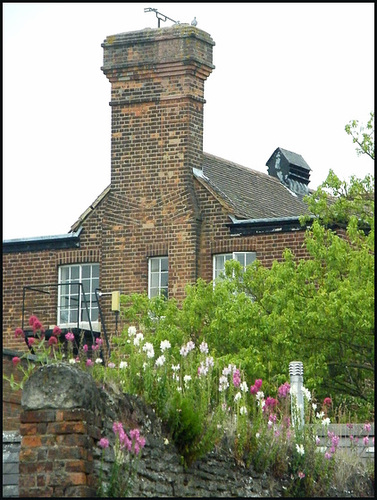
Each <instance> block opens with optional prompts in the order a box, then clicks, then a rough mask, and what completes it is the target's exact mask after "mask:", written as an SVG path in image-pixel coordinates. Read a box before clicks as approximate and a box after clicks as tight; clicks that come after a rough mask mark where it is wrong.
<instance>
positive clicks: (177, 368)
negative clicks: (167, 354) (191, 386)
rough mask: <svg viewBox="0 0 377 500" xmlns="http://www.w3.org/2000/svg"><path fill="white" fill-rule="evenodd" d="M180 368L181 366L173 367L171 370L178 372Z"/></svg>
mask: <svg viewBox="0 0 377 500" xmlns="http://www.w3.org/2000/svg"><path fill="white" fill-rule="evenodd" d="M179 368H180V367H179V365H171V369H172V370H173V372H177V371H178V370H179Z"/></svg>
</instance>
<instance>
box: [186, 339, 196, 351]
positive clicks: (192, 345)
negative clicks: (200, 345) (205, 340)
mask: <svg viewBox="0 0 377 500" xmlns="http://www.w3.org/2000/svg"><path fill="white" fill-rule="evenodd" d="M186 348H187V352H190V351H192V350H194V349H195V344H194V342H193V341H192V340H189V341H188V342H187V344H186Z"/></svg>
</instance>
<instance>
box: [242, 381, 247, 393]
mask: <svg viewBox="0 0 377 500" xmlns="http://www.w3.org/2000/svg"><path fill="white" fill-rule="evenodd" d="M240 389H241V391H242V392H247V391H248V389H249V388H248V387H247V383H246V382H242V384H241V385H240Z"/></svg>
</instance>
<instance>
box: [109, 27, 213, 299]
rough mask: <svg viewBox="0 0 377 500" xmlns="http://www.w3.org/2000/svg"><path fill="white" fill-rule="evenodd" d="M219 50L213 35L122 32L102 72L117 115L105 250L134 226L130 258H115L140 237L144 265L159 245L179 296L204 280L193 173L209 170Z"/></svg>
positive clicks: (112, 39)
mask: <svg viewBox="0 0 377 500" xmlns="http://www.w3.org/2000/svg"><path fill="white" fill-rule="evenodd" d="M213 46H214V42H213V40H212V38H211V37H210V35H208V34H207V33H205V32H204V31H202V30H200V29H198V28H196V27H193V26H190V25H185V24H180V25H175V26H172V27H169V28H158V29H150V28H148V29H144V30H142V31H134V32H129V33H121V34H118V35H114V36H109V37H107V38H106V40H105V41H104V43H103V44H102V47H103V49H104V64H103V67H102V68H101V69H102V71H103V72H104V74H105V75H106V77H107V78H108V79H109V81H110V82H111V102H110V106H111V109H112V119H111V193H110V201H109V203H110V204H111V207H110V212H109V211H108V210H107V221H106V222H108V224H109V232H108V241H109V242H108V243H106V241H105V238H107V236H106V235H104V236H105V238H104V246H106V245H113V243H114V242H113V241H111V234H113V233H114V231H117V230H119V232H120V233H121V232H122V227H123V228H126V227H128V228H129V227H130V224H131V225H134V230H133V231H132V233H131V234H130V236H131V238H130V239H127V235H125V234H123V235H122V237H124V236H126V239H127V242H126V244H125V247H124V248H123V249H122V248H120V247H119V250H120V251H123V255H122V256H119V257H117V256H114V255H113V256H111V259H112V260H113V261H114V258H119V259H124V258H125V257H124V251H128V252H129V251H130V246H129V245H130V244H131V243H132V236H133V237H135V235H136V234H138V232H139V231H140V233H141V234H140V239H139V238H135V240H137V239H139V241H140V240H142V241H143V242H145V245H146V247H145V249H143V250H140V248H139V249H138V252H139V253H140V252H141V251H144V260H145V257H147V256H148V255H149V256H150V255H151V254H152V253H153V252H152V250H151V249H152V247H153V245H152V243H153V242H155V243H156V242H160V246H159V249H155V250H154V253H155V254H158V253H160V254H166V255H168V254H169V290H170V291H171V292H172V296H177V295H180V294H181V291H180V290H178V288H180V287H181V286H184V285H185V284H186V283H188V282H192V281H194V280H196V278H197V270H196V266H197V263H196V257H195V254H196V248H197V245H198V241H197V240H198V237H199V231H200V227H199V226H200V223H199V222H198V221H199V219H200V213H199V210H198V206H197V201H196V196H195V192H194V185H193V182H194V181H193V174H192V171H193V168H200V167H201V166H202V156H203V107H204V103H205V100H204V82H205V80H206V78H207V77H208V76H209V75H210V74H211V72H212V70H213V68H214V66H213V64H212V48H213ZM111 211H112V213H111ZM169 223H171V230H169V231H167V230H166V228H167V225H169ZM163 227H165V229H164V230H163V229H162V228H163ZM163 241H165V243H161V242H163ZM173 245H175V247H174V252H172V251H171V250H173ZM177 245H181V246H182V255H184V254H185V255H186V256H187V253H188V254H192V260H191V259H188V262H187V263H186V264H185V265H182V263H178V261H176V262H175V261H174V259H175V258H178V257H177V256H178V255H179V253H180V249H178V248H177ZM118 246H119V245H118ZM114 248H115V247H114V246H113V247H112V249H113V251H114ZM110 250H111V249H110V248H109V251H110ZM115 250H116V248H115ZM131 250H132V249H131ZM151 252H152V253H151ZM170 254H171V255H173V254H174V255H175V256H176V257H174V258H173V257H172V259H171V258H170ZM103 255H106V250H105V251H104V252H103ZM104 264H105V266H106V263H104ZM125 265H128V263H127V264H126V262H125ZM129 265H130V267H131V266H132V267H133V269H134V272H135V273H136V275H139V277H140V279H139V283H140V286H142V287H145V283H144V284H143V280H144V281H145V279H144V278H145V273H146V271H145V269H144V268H143V266H141V267H140V270H137V269H135V259H133V260H130V262H129ZM136 266H137V265H136ZM179 268H180V269H181V270H179ZM127 279H129V277H127V276H125V277H124V279H123V280H122V283H124V280H126V281H127ZM179 283H181V284H179ZM132 288H133V289H134V286H133V287H132ZM142 289H145V288H141V290H142ZM123 292H124V293H127V290H123ZM169 293H170V292H169ZM182 293H183V290H182Z"/></svg>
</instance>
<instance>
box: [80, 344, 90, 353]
mask: <svg viewBox="0 0 377 500" xmlns="http://www.w3.org/2000/svg"><path fill="white" fill-rule="evenodd" d="M82 348H83V350H84V351H85V352H88V349H89V347H88V345H87V344H84V345H83V346H82Z"/></svg>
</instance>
